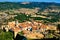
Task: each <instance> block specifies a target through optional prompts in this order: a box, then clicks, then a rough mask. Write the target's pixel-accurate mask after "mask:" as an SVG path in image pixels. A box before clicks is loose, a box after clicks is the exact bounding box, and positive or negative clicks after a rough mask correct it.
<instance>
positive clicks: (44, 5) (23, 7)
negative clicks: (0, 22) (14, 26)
mask: <svg viewBox="0 0 60 40" xmlns="http://www.w3.org/2000/svg"><path fill="white" fill-rule="evenodd" d="M5 13H6V14H9V15H10V14H13V15H14V14H17V13H19V14H20V13H23V14H28V15H31V17H32V18H33V19H34V20H40V21H42V20H43V21H44V22H52V23H56V22H57V23H58V24H60V19H59V18H60V3H48V2H30V3H29V2H27V3H26V2H23V3H22V2H16V3H15V2H0V14H5ZM9 17H10V16H9Z"/></svg>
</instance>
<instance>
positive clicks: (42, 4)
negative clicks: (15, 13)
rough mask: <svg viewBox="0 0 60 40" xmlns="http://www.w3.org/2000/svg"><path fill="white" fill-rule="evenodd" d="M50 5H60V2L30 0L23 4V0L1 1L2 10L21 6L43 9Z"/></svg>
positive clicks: (0, 7)
mask: <svg viewBox="0 0 60 40" xmlns="http://www.w3.org/2000/svg"><path fill="white" fill-rule="evenodd" d="M50 6H58V7H60V3H48V2H30V3H28V4H27V3H26V4H22V2H18V3H15V2H0V10H6V9H8V10H9V9H19V8H35V7H39V8H41V9H46V8H49V7H50Z"/></svg>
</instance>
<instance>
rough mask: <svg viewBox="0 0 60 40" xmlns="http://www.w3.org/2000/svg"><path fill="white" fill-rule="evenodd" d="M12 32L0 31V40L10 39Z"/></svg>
mask: <svg viewBox="0 0 60 40" xmlns="http://www.w3.org/2000/svg"><path fill="white" fill-rule="evenodd" d="M12 39H13V34H12V33H11V32H4V31H0V40H12Z"/></svg>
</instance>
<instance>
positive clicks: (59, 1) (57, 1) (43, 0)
mask: <svg viewBox="0 0 60 40" xmlns="http://www.w3.org/2000/svg"><path fill="white" fill-rule="evenodd" d="M0 2H56V3H60V0H0Z"/></svg>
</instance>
